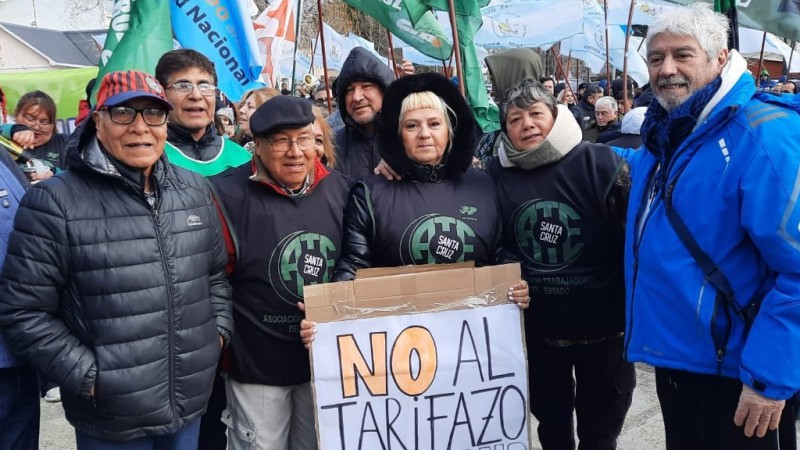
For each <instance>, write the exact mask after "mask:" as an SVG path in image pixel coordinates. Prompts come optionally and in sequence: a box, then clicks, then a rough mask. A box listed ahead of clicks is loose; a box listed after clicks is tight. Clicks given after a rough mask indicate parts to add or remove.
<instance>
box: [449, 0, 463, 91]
mask: <svg viewBox="0 0 800 450" xmlns="http://www.w3.org/2000/svg"><path fill="white" fill-rule="evenodd" d="M448 3H449V9H450V10H449V11H448V13H449V14H450V27H451V28H452V29H453V51H454V52H455V56H456V73H457V74H458V90H459V91H460V92H461V95H463V96H464V97H466V96H467V94H466V90H465V89H464V71H463V68H462V67H461V48H460V46H459V43H458V27H457V26H456V7H455V5H454V4H453V0H448Z"/></svg>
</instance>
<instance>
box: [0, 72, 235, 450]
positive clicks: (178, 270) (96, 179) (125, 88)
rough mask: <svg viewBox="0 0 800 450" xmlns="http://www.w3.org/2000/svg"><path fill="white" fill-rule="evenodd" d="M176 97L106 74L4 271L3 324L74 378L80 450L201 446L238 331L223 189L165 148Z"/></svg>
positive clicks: (39, 358) (67, 396)
mask: <svg viewBox="0 0 800 450" xmlns="http://www.w3.org/2000/svg"><path fill="white" fill-rule="evenodd" d="M171 109H172V105H171V104H170V103H169V102H168V101H167V100H166V98H165V96H164V88H163V87H162V86H161V85H160V84H159V83H158V81H156V79H155V78H153V77H152V76H150V75H148V74H145V73H143V72H139V71H133V70H132V71H126V72H113V73H110V74H108V75H106V76H105V77H104V78H103V80H102V81H101V85H100V88H99V91H98V95H97V107H96V110H95V111H94V112H93V113H92V120H90V121H88V122H87V124H86V126H85V127H84V129H83V130H82V132H81V134H80V136H79V138H78V139H76V140H75V141H74V142H73V143H72V144H71V146H70V148H69V149H68V155H67V167H68V170H66V171H64V172H61V173H59V174H58V175H56V176H54V177H53V178H51V179H49V180H47V181H45V182H42V183H39V184H37V185H36V186H35V187H33V188H32V189H30V190H29V191H28V192H27V193H26V194H25V196H24V197H23V198H22V201H21V203H20V206H19V210H18V213H17V216H16V219H15V222H14V230H13V231H12V233H11V236H10V238H9V243H8V253H7V256H6V259H5V264H4V266H3V271H2V275H0V330H2V332H3V333H4V334H5V337H6V338H7V339H8V341H9V342H10V344H11V346H12V348H13V349H14V350H15V351H16V352H17V354H18V355H19V356H20V357H22V358H25V359H27V360H29V361H31V363H32V364H33V365H34V366H35V367H36V368H37V369H38V370H39V371H40V372H42V373H44V374H46V375H47V376H48V377H49V378H51V379H52V380H53V381H55V382H56V383H58V385H59V386H61V394H62V401H63V405H64V411H65V413H66V417H67V420H68V421H69V422H70V423H71V424H72V425H73V426H74V427H75V429H76V437H77V439H76V441H77V446H78V449H119V448H125V449H128V448H136V449H155V448H158V449H189V448H196V447H197V440H198V438H197V431H198V427H199V417H200V415H201V414H202V413H203V411H204V410H205V408H206V403H207V401H208V395H209V393H210V391H211V383H212V381H213V379H214V371H215V368H216V364H217V357H218V355H219V349H220V346H223V345H225V344H227V343H228V342H229V341H230V338H231V336H232V330H233V326H232V320H231V316H230V296H231V289H230V285H229V284H228V282H227V280H226V278H225V272H224V269H225V264H226V261H227V255H226V251H225V247H224V243H223V239H222V234H221V227H220V222H219V218H218V216H217V213H216V209H215V206H214V204H213V203H212V200H211V192H210V189H209V188H208V186H207V185H206V183H205V181H204V179H203V178H202V177H201V176H200V175H198V174H195V173H192V172H189V171H187V170H184V169H181V168H178V167H175V166H172V165H170V164H169V163H167V161H166V159H165V158H164V156H163V152H164V145H165V141H166V137H167V126H166V120H167V115H168V113H169V111H170V110H171Z"/></svg>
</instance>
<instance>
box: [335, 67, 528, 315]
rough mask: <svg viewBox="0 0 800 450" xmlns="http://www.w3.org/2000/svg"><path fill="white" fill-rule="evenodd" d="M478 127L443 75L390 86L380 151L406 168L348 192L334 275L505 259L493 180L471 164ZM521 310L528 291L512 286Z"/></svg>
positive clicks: (397, 166) (345, 276) (404, 80)
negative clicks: (390, 177) (397, 176)
mask: <svg viewBox="0 0 800 450" xmlns="http://www.w3.org/2000/svg"><path fill="white" fill-rule="evenodd" d="M478 132H479V130H478V125H477V123H476V122H475V119H474V117H473V116H472V112H471V111H470V109H469V106H468V105H467V103H466V101H465V100H464V98H463V97H462V96H461V94H460V93H459V92H458V89H457V88H456V87H455V86H454V85H453V84H452V83H451V82H450V81H449V80H448V79H446V78H445V77H443V76H441V75H438V74H433V73H426V74H419V75H412V76H408V77H403V78H401V79H399V80H397V81H395V82H394V83H392V84H391V85H390V86H389V88H388V89H387V90H386V93H385V96H384V99H383V111H382V113H381V116H380V120H379V123H378V144H379V146H380V152H381V157H382V158H383V159H384V160H385V161H386V162H387V163H388V164H389V165H390V166H391V167H392V168H394V169H395V171H397V172H398V173H399V174H401V175H402V179H401V180H400V181H388V180H387V179H385V178H384V177H383V176H378V175H373V176H370V177H367V178H366V179H364V180H363V181H360V182H357V183H356V184H355V185H354V186H353V188H352V190H351V191H350V198H349V202H348V205H347V209H346V210H345V217H344V230H345V231H344V240H343V245H342V247H343V248H342V255H341V256H340V258H339V260H338V261H337V263H336V268H335V270H334V275H333V280H334V281H342V280H350V279H353V278H355V274H356V271H357V270H358V269H362V268H367V267H393V266H401V265H407V264H434V263H435V264H439V263H456V262H463V261H474V262H475V265H477V266H483V265H489V264H495V263H500V262H504V261H505V257H504V256H503V252H501V251H500V250H499V245H498V244H499V242H500V230H501V229H502V227H501V225H502V224H501V222H500V216H499V211H498V210H497V206H496V200H495V190H494V187H493V184H492V180H491V179H490V178H489V177H488V176H487V175H486V174H485V173H483V172H481V171H479V170H477V169H473V168H470V163H471V161H472V155H473V153H474V149H475V143H476V141H477V137H478ZM513 299H514V301H516V302H518V303H519V304H520V306H522V307H526V306H527V303H528V301H529V298H528V288H527V285H526V284H525V283H524V282H520V283H518V284H517V285H515V286H514V291H513Z"/></svg>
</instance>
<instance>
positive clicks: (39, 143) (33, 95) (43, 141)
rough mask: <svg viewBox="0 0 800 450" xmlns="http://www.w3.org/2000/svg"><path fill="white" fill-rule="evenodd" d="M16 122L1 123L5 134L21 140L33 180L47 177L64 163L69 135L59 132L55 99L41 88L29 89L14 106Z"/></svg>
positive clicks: (27, 172) (29, 175)
mask: <svg viewBox="0 0 800 450" xmlns="http://www.w3.org/2000/svg"><path fill="white" fill-rule="evenodd" d="M14 121H16V124H13V125H12V124H7V125H3V126H2V127H0V132H1V133H2V135H3V136H4V137H6V138H8V139H12V140H13V141H14V142H16V143H17V144H19V145H20V146H21V147H22V148H23V149H25V152H24V153H23V155H24V156H25V160H26V161H27V160H37V161H40V162H41V164H33V163H28V165H27V166H25V167H23V170H24V171H25V173H26V174H28V178H29V179H30V180H31V181H41V180H46V179H47V178H50V177H51V176H53V174H54V173H55V172H56V171H58V170H61V169H62V168H63V167H64V155H65V153H66V146H67V135H65V134H61V133H57V132H56V103H55V101H53V98H52V97H50V96H49V95H47V94H45V93H44V92H42V91H33V92H28V93H27V94H25V95H23V96H22V97H21V98H20V99H19V101H18V102H17V107H16V108H15V109H14Z"/></svg>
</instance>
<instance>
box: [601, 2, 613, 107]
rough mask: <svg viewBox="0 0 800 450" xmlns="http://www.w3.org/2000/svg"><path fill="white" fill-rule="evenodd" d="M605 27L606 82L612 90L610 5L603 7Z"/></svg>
mask: <svg viewBox="0 0 800 450" xmlns="http://www.w3.org/2000/svg"><path fill="white" fill-rule="evenodd" d="M603 25H604V27H605V31H606V82H607V83H608V84H607V85H606V86H607V87H608V89H609V90H611V71H612V70H613V69H612V68H611V50H610V46H609V43H608V3H604V5H603ZM603 95H606V93H605V89H603Z"/></svg>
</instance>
